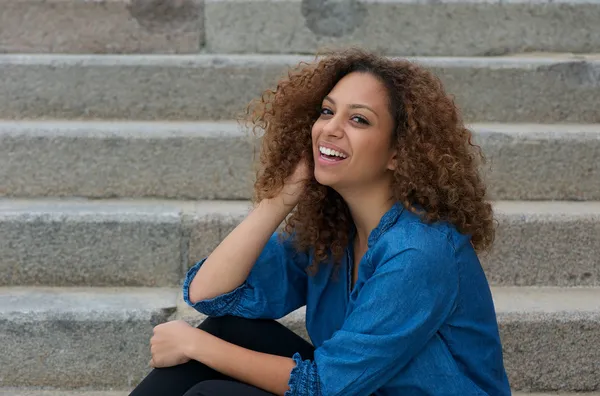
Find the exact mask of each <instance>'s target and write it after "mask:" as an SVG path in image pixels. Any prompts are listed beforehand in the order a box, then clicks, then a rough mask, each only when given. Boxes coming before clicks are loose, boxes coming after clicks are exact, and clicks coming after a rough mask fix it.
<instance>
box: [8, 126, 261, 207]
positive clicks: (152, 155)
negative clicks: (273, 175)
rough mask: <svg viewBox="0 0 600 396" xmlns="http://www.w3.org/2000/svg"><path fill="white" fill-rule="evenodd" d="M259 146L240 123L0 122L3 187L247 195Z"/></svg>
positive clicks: (33, 193) (65, 193) (20, 193)
mask: <svg viewBox="0 0 600 396" xmlns="http://www.w3.org/2000/svg"><path fill="white" fill-rule="evenodd" d="M254 149H255V147H254V140H253V139H251V138H250V136H249V134H244V133H242V132H240V130H239V128H238V127H237V125H236V124H235V123H159V122H155V123H133V122H122V123H113V122H106V123H104V122H102V123H98V122H89V121H88V122H46V121H43V122H25V123H21V122H10V121H9V122H0V195H5V196H17V197H40V196H55V197H56V196H60V197H72V196H76V197H89V198H112V197H128V198H134V197H158V198H175V199H244V198H249V197H250V195H251V190H252V181H253V179H254V172H253V171H252V161H253V156H254V155H255V154H254ZM256 155H258V152H257V153H256Z"/></svg>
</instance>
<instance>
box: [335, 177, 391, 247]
mask: <svg viewBox="0 0 600 396" xmlns="http://www.w3.org/2000/svg"><path fill="white" fill-rule="evenodd" d="M339 193H340V195H341V196H342V198H343V199H344V201H345V202H346V204H347V205H348V208H349V209H350V214H351V215H352V220H353V221H354V225H355V226H356V237H357V238H358V240H357V241H355V242H357V243H358V246H359V247H361V248H364V249H366V247H367V242H368V239H369V235H370V234H371V231H373V229H375V228H376V227H377V226H378V225H379V222H380V220H381V218H382V217H383V215H384V214H385V213H386V212H387V211H388V210H390V209H391V208H392V206H394V203H395V200H394V198H393V196H392V192H391V189H390V187H389V183H382V184H381V185H379V186H372V185H369V186H364V187H361V188H360V189H352V190H350V189H349V190H347V191H339Z"/></svg>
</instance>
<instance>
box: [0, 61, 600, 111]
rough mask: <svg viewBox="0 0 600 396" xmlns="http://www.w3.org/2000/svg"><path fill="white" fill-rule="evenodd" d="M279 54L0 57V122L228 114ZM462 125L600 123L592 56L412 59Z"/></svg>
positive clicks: (282, 65) (267, 77) (273, 67)
mask: <svg viewBox="0 0 600 396" xmlns="http://www.w3.org/2000/svg"><path fill="white" fill-rule="evenodd" d="M301 60H305V61H306V60H308V61H310V60H312V58H311V57H301V56H292V55H290V56H283V55H272V56H266V55H227V56H220V55H197V56H183V55H181V56H160V55H155V56H150V55H149V56H135V55H130V56H116V55H114V56H111V55H106V56H74V55H73V56H69V55H2V56H0V76H1V77H0V91H1V92H3V93H4V95H2V96H1V97H0V118H5V119H32V118H69V119H72V118H77V119H83V118H86V119H94V118H104V119H123V118H126V119H138V120H157V119H162V120H184V119H188V120H218V119H231V118H237V117H236V116H237V115H239V114H241V113H242V112H243V111H244V109H245V107H246V105H247V104H248V102H249V101H250V100H251V99H253V98H256V97H257V96H258V95H260V93H261V92H262V91H263V90H264V89H266V88H269V87H272V86H273V84H274V83H275V81H276V79H277V78H278V77H280V76H282V75H283V74H284V73H285V70H286V68H287V67H289V66H293V65H296V64H298V62H300V61H301ZM412 60H414V61H416V62H418V63H420V64H423V65H425V66H427V67H429V68H430V69H431V70H432V71H433V72H434V73H436V74H438V75H439V76H440V78H441V79H442V80H443V81H444V83H445V86H446V90H447V91H448V92H449V93H451V94H452V95H454V96H455V97H456V102H457V104H458V105H459V107H460V108H461V109H462V113H463V115H464V118H465V119H466V120H468V121H490V122H492V121H493V122H543V123H552V122H576V123H598V122H600V112H598V103H600V60H598V58H597V57H592V56H588V57H584V56H572V55H565V56H544V57H542V56H528V57H497V58H413V59H412Z"/></svg>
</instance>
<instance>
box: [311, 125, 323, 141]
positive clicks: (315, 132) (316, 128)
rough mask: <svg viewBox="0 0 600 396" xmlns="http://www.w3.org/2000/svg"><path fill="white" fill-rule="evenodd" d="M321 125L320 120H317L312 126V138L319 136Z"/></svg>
mask: <svg viewBox="0 0 600 396" xmlns="http://www.w3.org/2000/svg"><path fill="white" fill-rule="evenodd" d="M321 129H322V128H321V126H320V122H319V120H317V121H315V123H314V124H313V126H312V129H311V131H310V132H311V135H312V139H313V141H314V140H315V139H316V138H317V137H318V136H319V131H320V130H321Z"/></svg>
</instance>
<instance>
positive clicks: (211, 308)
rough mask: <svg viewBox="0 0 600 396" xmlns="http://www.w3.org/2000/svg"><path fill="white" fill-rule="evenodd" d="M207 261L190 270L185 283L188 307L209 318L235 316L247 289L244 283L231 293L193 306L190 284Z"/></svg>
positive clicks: (185, 298)
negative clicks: (243, 293) (244, 290)
mask: <svg viewBox="0 0 600 396" xmlns="http://www.w3.org/2000/svg"><path fill="white" fill-rule="evenodd" d="M205 261H206V259H203V260H201V261H199V262H197V263H196V264H195V265H194V266H193V267H192V268H190V269H189V270H188V272H187V274H186V276H185V280H184V282H183V301H185V303H186V304H187V305H189V306H190V307H192V308H194V309H195V310H196V311H198V312H200V313H202V314H204V315H207V316H224V315H233V314H235V310H236V307H237V306H238V302H239V301H240V298H241V296H242V292H243V289H244V288H245V287H246V283H243V284H242V285H240V286H238V287H237V288H235V289H234V290H232V291H230V292H229V293H225V294H222V295H220V296H217V297H214V298H210V299H207V300H202V301H198V302H197V303H196V304H193V303H192V302H191V301H190V284H191V283H192V280H193V279H194V277H195V276H196V273H197V272H198V270H199V269H200V267H201V266H202V264H204V262H205Z"/></svg>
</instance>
